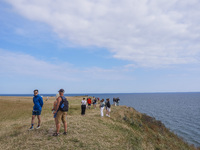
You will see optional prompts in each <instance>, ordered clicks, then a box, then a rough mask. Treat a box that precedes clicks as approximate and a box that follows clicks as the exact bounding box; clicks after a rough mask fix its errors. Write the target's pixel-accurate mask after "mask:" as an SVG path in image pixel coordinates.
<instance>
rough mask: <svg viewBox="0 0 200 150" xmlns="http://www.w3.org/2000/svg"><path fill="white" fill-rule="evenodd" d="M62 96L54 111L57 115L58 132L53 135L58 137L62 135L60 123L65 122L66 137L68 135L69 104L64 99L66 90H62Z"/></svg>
mask: <svg viewBox="0 0 200 150" xmlns="http://www.w3.org/2000/svg"><path fill="white" fill-rule="evenodd" d="M58 92H59V94H60V96H59V97H58V98H57V107H56V110H55V111H54V114H56V113H57V115H56V132H55V133H54V134H53V136H58V135H59V134H60V133H59V132H60V122H61V121H62V122H63V125H64V133H63V134H64V135H67V121H66V118H67V111H68V107H69V102H68V101H67V99H66V98H65V97H64V90H63V89H60V90H59V91H58Z"/></svg>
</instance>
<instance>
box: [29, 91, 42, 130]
mask: <svg viewBox="0 0 200 150" xmlns="http://www.w3.org/2000/svg"><path fill="white" fill-rule="evenodd" d="M33 92H34V97H33V103H34V106H33V111H32V120H31V127H30V129H29V130H33V129H34V120H35V117H36V116H37V118H38V126H37V128H36V129H39V128H40V124H41V112H42V107H43V99H42V97H41V96H40V95H39V94H38V90H34V91H33Z"/></svg>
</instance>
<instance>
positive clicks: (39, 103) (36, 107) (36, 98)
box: [33, 95, 43, 110]
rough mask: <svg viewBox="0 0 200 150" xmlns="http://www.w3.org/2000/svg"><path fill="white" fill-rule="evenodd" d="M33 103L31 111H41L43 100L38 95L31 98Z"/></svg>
mask: <svg viewBox="0 0 200 150" xmlns="http://www.w3.org/2000/svg"><path fill="white" fill-rule="evenodd" d="M33 103H34V106H33V110H42V106H43V99H42V97H41V96H40V95H37V96H34V97H33Z"/></svg>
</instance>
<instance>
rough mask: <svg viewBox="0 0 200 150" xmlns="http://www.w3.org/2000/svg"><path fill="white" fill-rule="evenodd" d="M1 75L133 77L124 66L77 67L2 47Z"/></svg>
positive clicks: (72, 78)
mask: <svg viewBox="0 0 200 150" xmlns="http://www.w3.org/2000/svg"><path fill="white" fill-rule="evenodd" d="M0 54H1V55H0V60H1V61H0V76H1V77H9V76H11V77H16V76H21V77H29V78H31V77H37V78H40V79H53V80H62V81H78V82H79V81H87V80H94V81H95V80H128V79H131V78H132V77H130V76H128V75H125V74H126V72H125V70H123V69H124V68H120V69H116V68H111V69H102V68H97V67H92V68H81V69H80V68H76V67H75V66H74V65H72V64H69V63H66V62H58V63H57V64H55V63H51V62H48V61H45V60H40V59H37V58H36V57H33V56H31V55H28V54H23V53H16V52H9V51H6V50H3V49H0Z"/></svg>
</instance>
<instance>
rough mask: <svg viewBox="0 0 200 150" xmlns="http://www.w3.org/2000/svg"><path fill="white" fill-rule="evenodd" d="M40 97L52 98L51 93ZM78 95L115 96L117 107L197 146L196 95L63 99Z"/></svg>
mask: <svg viewBox="0 0 200 150" xmlns="http://www.w3.org/2000/svg"><path fill="white" fill-rule="evenodd" d="M41 95H43V96H55V94H41ZM80 95H90V96H95V97H99V98H111V101H112V98H113V97H119V98H120V99H121V101H120V105H127V106H131V107H134V108H135V109H136V110H138V111H139V112H142V113H146V114H148V115H150V116H152V117H155V118H156V119H157V120H161V121H162V122H163V123H164V124H165V126H166V127H168V128H170V130H171V131H173V132H174V133H176V134H177V135H179V136H180V137H183V139H185V140H186V141H187V142H189V143H190V144H194V145H195V146H198V147H199V146H200V93H152V94H149V93H148V94H143V93H142V94H68V95H66V96H80ZM13 96H16V95H13ZM17 96H32V95H30V94H29V95H17Z"/></svg>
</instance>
